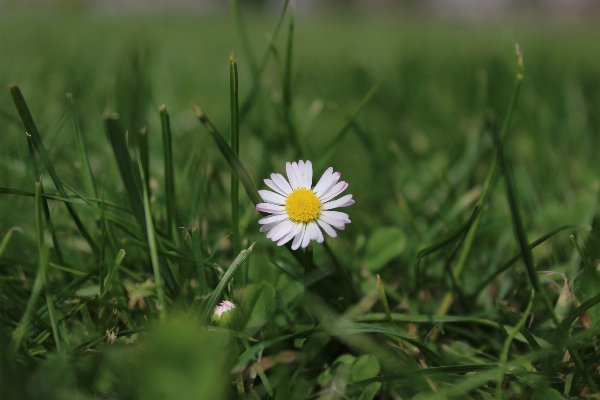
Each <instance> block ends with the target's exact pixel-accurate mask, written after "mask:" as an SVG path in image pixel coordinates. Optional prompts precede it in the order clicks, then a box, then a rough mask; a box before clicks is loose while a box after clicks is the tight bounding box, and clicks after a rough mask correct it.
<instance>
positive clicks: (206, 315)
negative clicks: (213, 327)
mask: <svg viewBox="0 0 600 400" xmlns="http://www.w3.org/2000/svg"><path fill="white" fill-rule="evenodd" d="M254 245H255V243H252V245H251V246H250V247H248V248H247V249H246V250H242V251H241V252H240V254H238V256H237V257H236V258H235V260H233V262H232V263H231V265H230V266H229V268H228V269H227V272H225V275H223V278H221V280H220V281H219V284H218V285H217V287H216V288H215V290H213V292H212V294H211V295H210V297H209V298H208V301H207V302H206V305H205V306H204V311H203V312H202V321H203V322H204V323H208V321H209V319H210V313H211V312H212V310H213V308H214V306H215V304H217V300H218V299H219V297H220V296H221V293H223V290H224V289H225V286H226V285H227V284H228V283H229V281H230V280H231V278H233V275H234V274H235V272H236V271H237V269H238V268H239V267H240V265H241V264H242V263H243V262H244V261H245V260H246V258H247V257H248V255H249V254H250V253H251V252H252V249H253V248H254Z"/></svg>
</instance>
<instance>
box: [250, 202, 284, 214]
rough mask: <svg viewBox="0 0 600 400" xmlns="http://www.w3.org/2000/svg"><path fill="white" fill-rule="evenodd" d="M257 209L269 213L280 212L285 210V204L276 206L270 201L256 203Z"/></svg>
mask: <svg viewBox="0 0 600 400" xmlns="http://www.w3.org/2000/svg"><path fill="white" fill-rule="evenodd" d="M256 209H257V210H258V211H262V212H267V213H271V214H281V213H284V212H285V206H278V205H276V204H271V203H258V204H257V205H256Z"/></svg>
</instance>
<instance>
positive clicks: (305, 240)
mask: <svg viewBox="0 0 600 400" xmlns="http://www.w3.org/2000/svg"><path fill="white" fill-rule="evenodd" d="M309 243H310V230H309V229H308V225H307V226H306V232H304V237H303V238H302V248H303V249H305V248H306V247H307V246H308V244H309Z"/></svg>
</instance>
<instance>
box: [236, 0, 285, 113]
mask: <svg viewBox="0 0 600 400" xmlns="http://www.w3.org/2000/svg"><path fill="white" fill-rule="evenodd" d="M289 2H290V1H289V0H285V4H284V5H283V11H282V12H281V16H280V17H279V21H278V22H277V26H276V27H275V30H274V31H273V34H272V35H271V40H270V43H269V46H268V47H267V50H266V51H265V54H264V55H263V58H262V61H261V63H260V66H259V67H258V71H257V74H256V75H254V76H253V77H252V78H253V82H252V88H251V89H250V92H249V93H248V96H247V97H246V100H244V102H243V103H242V106H241V108H240V120H243V119H244V117H245V116H246V115H247V114H248V112H249V111H250V109H251V108H252V106H253V105H254V103H255V101H254V99H255V98H256V95H257V94H258V89H259V88H260V76H261V74H262V72H263V71H264V70H265V67H266V66H267V62H268V61H269V58H270V57H271V54H272V53H273V52H272V48H273V47H274V46H275V40H276V39H277V36H278V35H279V30H280V29H281V25H282V24H283V18H284V17H285V12H286V11H287V7H288V4H289Z"/></svg>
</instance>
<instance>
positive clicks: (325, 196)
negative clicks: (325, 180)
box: [319, 181, 348, 203]
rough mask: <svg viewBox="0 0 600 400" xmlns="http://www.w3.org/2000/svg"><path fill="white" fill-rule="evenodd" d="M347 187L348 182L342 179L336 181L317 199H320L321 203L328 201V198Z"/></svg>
mask: <svg viewBox="0 0 600 400" xmlns="http://www.w3.org/2000/svg"><path fill="white" fill-rule="evenodd" d="M347 188H348V184H347V183H346V182H344V181H341V182H338V183H337V184H336V185H335V186H334V187H332V188H331V189H329V190H328V191H327V192H326V193H324V194H323V195H322V196H321V197H319V200H321V202H322V203H324V202H326V201H329V200H331V199H333V198H334V197H335V196H337V195H338V194H340V193H342V192H343V191H344V190H346V189H347Z"/></svg>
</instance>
